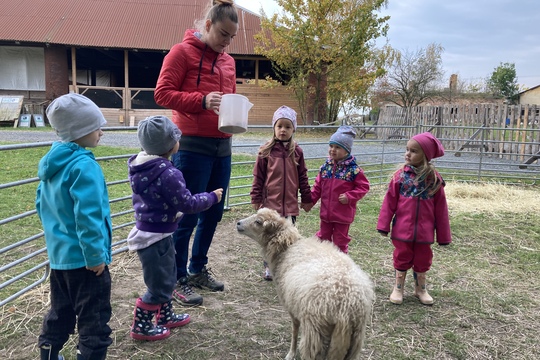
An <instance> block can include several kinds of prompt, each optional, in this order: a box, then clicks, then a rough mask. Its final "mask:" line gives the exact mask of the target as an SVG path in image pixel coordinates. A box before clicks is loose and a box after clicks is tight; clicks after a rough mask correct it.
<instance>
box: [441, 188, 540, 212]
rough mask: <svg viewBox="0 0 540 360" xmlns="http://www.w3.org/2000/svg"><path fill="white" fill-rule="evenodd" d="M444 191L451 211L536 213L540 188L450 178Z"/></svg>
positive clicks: (539, 198)
mask: <svg viewBox="0 0 540 360" xmlns="http://www.w3.org/2000/svg"><path fill="white" fill-rule="evenodd" d="M445 192H446V199H447V201H448V208H449V210H450V212H453V213H492V214H495V213H536V212H537V211H538V210H539V209H540V191H538V189H535V188H531V189H527V188H520V187H514V186H510V185H503V184H497V183H486V184H467V183H459V182H451V183H448V184H447V185H446V186H445Z"/></svg>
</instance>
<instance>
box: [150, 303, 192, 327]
mask: <svg viewBox="0 0 540 360" xmlns="http://www.w3.org/2000/svg"><path fill="white" fill-rule="evenodd" d="M190 320H191V318H190V317H189V315H188V314H175V313H174V311H173V308H172V303H171V300H169V301H167V302H165V303H163V304H161V307H160V309H159V314H158V317H157V325H158V326H164V327H166V328H169V329H172V328H175V327H179V326H184V325H187V324H188V323H189V322H190Z"/></svg>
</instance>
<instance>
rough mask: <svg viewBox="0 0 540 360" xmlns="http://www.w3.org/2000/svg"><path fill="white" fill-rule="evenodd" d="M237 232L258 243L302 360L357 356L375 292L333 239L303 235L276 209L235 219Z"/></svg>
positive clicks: (289, 356)
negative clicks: (290, 324) (299, 334)
mask: <svg viewBox="0 0 540 360" xmlns="http://www.w3.org/2000/svg"><path fill="white" fill-rule="evenodd" d="M236 228H237V231H238V232H239V233H240V234H243V235H246V236H248V237H250V238H252V239H254V240H255V241H257V243H258V244H259V245H260V246H261V248H262V255H263V257H264V258H265V259H266V260H267V261H268V263H269V266H270V269H271V271H272V274H273V276H274V283H275V285H276V290H277V294H278V298H279V300H280V302H281V304H282V305H283V307H284V308H285V309H286V310H287V312H288V313H289V315H290V316H291V319H292V338H291V347H290V350H289V352H288V354H287V356H286V358H285V359H286V360H293V359H294V358H295V355H296V349H297V345H298V344H297V339H298V332H299V329H302V337H301V339H300V344H299V349H300V350H299V351H300V355H301V358H302V359H303V360H311V359H321V360H322V359H329V360H341V359H348V360H352V359H359V358H360V356H361V350H362V346H363V343H364V340H365V335H366V324H367V322H368V321H369V319H370V317H371V311H372V306H373V302H374V300H375V293H374V290H373V283H372V282H371V280H370V278H369V276H368V275H367V274H366V273H365V272H364V271H362V270H361V269H360V267H359V266H358V265H356V264H355V263H354V261H353V260H352V259H351V258H350V257H349V256H348V255H347V254H344V253H343V252H341V251H340V250H339V249H338V248H337V247H336V246H335V245H334V244H333V243H332V242H330V241H321V240H319V239H318V238H316V237H309V238H308V237H303V236H301V235H300V233H299V232H298V230H297V229H296V227H295V226H294V225H293V224H292V223H291V222H290V221H289V220H287V219H284V218H282V217H281V216H280V215H279V214H278V213H277V212H276V211H274V210H270V209H266V208H263V209H260V210H259V211H258V212H257V213H256V214H254V215H252V216H250V217H247V218H245V219H242V220H240V221H238V223H237V225H236Z"/></svg>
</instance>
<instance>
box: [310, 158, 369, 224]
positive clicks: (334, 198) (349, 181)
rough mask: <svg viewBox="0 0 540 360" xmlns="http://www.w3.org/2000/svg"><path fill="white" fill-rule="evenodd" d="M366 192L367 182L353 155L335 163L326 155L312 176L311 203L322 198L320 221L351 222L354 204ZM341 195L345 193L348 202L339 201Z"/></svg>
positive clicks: (367, 188) (354, 213)
mask: <svg viewBox="0 0 540 360" xmlns="http://www.w3.org/2000/svg"><path fill="white" fill-rule="evenodd" d="M368 191H369V181H368V179H367V178H366V176H365V175H364V171H363V170H362V168H361V167H360V166H358V165H357V164H356V159H355V157H354V156H349V157H348V158H346V159H345V160H342V161H339V162H337V163H335V162H334V161H333V160H332V159H330V158H328V159H327V160H326V162H325V163H324V164H323V165H322V166H321V169H320V170H319V174H318V175H317V178H316V179H315V184H314V185H313V188H312V189H311V199H312V201H313V204H315V203H317V201H319V199H321V211H320V217H321V220H322V221H326V222H336V223H340V224H350V223H352V222H353V220H354V216H355V215H356V203H357V202H358V200H360V199H361V198H363V197H364V196H365V195H366V194H367V193H368ZM340 194H346V195H347V198H348V199H349V202H348V203H347V204H342V203H340V202H339V195H340Z"/></svg>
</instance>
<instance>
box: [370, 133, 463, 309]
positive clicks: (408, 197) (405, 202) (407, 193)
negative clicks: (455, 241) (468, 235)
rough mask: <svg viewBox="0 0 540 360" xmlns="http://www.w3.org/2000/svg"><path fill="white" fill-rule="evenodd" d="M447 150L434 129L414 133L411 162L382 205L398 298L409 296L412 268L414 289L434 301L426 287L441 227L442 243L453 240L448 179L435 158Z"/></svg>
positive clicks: (394, 294) (410, 144) (424, 300)
mask: <svg viewBox="0 0 540 360" xmlns="http://www.w3.org/2000/svg"><path fill="white" fill-rule="evenodd" d="M443 155H444V148H443V146H442V144H441V142H440V141H439V140H438V139H437V138H436V137H435V136H433V135H432V134H431V133H429V132H425V133H422V134H418V135H415V136H413V137H412V138H411V139H410V140H409V142H407V149H406V151H405V163H404V164H403V166H402V167H401V168H400V169H399V170H398V171H396V172H395V173H394V175H393V176H392V180H391V181H390V184H389V186H388V191H387V192H386V195H385V197H384V200H383V203H382V206H381V211H380V214H379V220H378V222H377V230H378V231H379V233H381V234H382V235H384V236H387V235H388V233H390V238H391V239H392V244H393V245H394V268H395V276H396V282H395V286H394V290H393V291H392V294H391V295H390V302H392V303H394V304H401V303H402V302H403V284H404V282H405V275H406V274H407V270H409V269H410V268H412V269H413V275H414V279H415V285H416V286H415V291H414V295H415V296H416V297H418V299H419V300H420V302H421V303H422V304H424V305H431V304H433V298H432V297H431V296H430V295H429V294H428V292H427V290H426V272H427V271H428V270H429V269H430V267H431V263H432V259H433V252H432V250H431V244H433V242H434V236H435V233H437V242H438V243H439V245H448V244H449V243H450V242H451V241H452V238H451V233H450V221H449V218H448V206H447V204H446V196H445V194H444V185H445V183H444V180H443V179H442V177H441V175H440V174H439V173H438V172H437V171H436V170H435V167H434V166H433V164H431V163H430V161H431V159H434V158H438V157H441V156H443ZM390 224H392V229H391V230H390Z"/></svg>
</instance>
